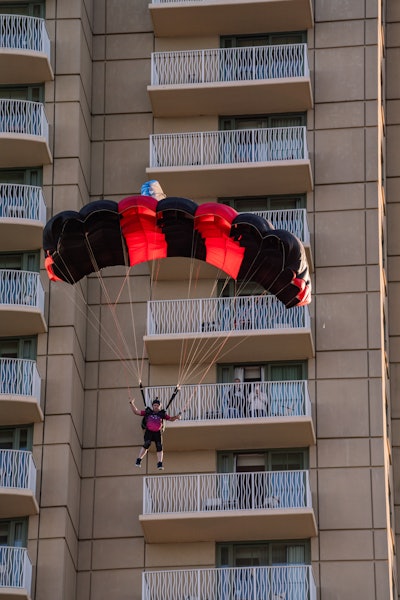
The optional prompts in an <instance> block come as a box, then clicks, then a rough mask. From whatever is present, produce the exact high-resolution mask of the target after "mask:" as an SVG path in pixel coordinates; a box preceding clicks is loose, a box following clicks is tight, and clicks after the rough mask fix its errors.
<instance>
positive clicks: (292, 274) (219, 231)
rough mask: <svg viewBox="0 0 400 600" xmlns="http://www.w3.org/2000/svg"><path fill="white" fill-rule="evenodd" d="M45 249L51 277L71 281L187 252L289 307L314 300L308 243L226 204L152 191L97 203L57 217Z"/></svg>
mask: <svg viewBox="0 0 400 600" xmlns="http://www.w3.org/2000/svg"><path fill="white" fill-rule="evenodd" d="M43 248H44V251H45V255H46V259H45V265H46V269H47V273H48V276H49V278H50V279H51V280H60V281H65V282H67V283H71V284H73V283H76V282H77V281H79V280H80V279H82V277H85V276H86V275H89V274H90V273H93V272H95V271H98V270H100V269H102V268H103V267H109V266H113V265H128V266H134V265H136V264H138V263H141V262H146V261H152V260H155V259H160V258H168V257H171V256H181V257H187V258H196V259H199V260H202V261H205V262H207V263H209V264H211V265H214V266H215V267H217V268H219V269H221V270H222V271H224V272H225V273H227V274H228V275H229V276H230V277H232V278H233V279H238V280H241V281H254V282H256V283H258V284H260V285H261V286H262V287H263V288H264V289H265V290H267V291H269V292H270V293H272V294H275V295H276V296H277V298H278V299H279V300H281V301H282V302H283V303H284V304H285V306H286V307H287V308H289V307H292V306H296V305H297V306H299V305H305V304H309V302H310V301H311V282H310V276H309V271H308V266H307V259H306V255H305V251H304V247H303V245H302V243H301V241H300V240H299V239H298V238H297V237H296V236H295V235H293V234H291V233H289V232H288V231H285V230H280V229H274V228H273V226H272V225H271V223H269V221H267V220H266V219H263V218H262V217H260V216H257V215H254V214H252V213H238V212H236V211H235V210H234V209H233V208H231V207H230V206H227V205H224V204H218V203H213V202H209V203H206V204H200V205H198V204H196V203H195V202H193V201H192V200H189V199H187V198H174V197H166V198H163V199H162V200H158V201H157V200H156V199H155V198H153V197H151V196H129V197H127V198H124V199H123V200H121V201H120V202H114V201H112V200H97V201H94V202H90V203H89V204H87V205H85V206H84V207H83V208H82V209H81V210H80V211H79V212H75V211H64V212H61V213H59V214H57V215H55V216H54V217H53V218H52V219H50V221H49V222H48V223H47V224H46V226H45V229H44V232H43Z"/></svg>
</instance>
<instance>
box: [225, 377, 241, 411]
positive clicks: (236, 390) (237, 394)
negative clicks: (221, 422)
mask: <svg viewBox="0 0 400 600" xmlns="http://www.w3.org/2000/svg"><path fill="white" fill-rule="evenodd" d="M233 383H234V385H233V386H232V385H230V386H229V390H228V393H227V399H226V406H225V410H224V416H225V417H228V418H231V419H235V418H236V419H240V418H243V417H244V415H245V397H244V392H243V385H242V382H241V380H240V379H239V377H235V379H234V380H233Z"/></svg>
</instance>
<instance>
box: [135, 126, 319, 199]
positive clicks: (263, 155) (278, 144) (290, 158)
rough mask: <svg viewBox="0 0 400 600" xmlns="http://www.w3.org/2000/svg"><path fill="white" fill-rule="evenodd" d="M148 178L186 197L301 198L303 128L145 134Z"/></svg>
mask: <svg viewBox="0 0 400 600" xmlns="http://www.w3.org/2000/svg"><path fill="white" fill-rule="evenodd" d="M146 172H147V174H148V176H149V177H150V178H151V179H157V180H158V181H160V183H161V185H162V187H163V189H165V190H169V194H170V195H174V196H183V197H187V198H199V197H200V198H203V197H208V198H213V197H217V196H218V197H230V196H233V197H237V196H258V195H262V194H265V191H266V190H268V194H300V193H303V192H308V191H311V190H312V187H313V183H312V174H311V163H310V159H309V156H308V148H307V131H306V128H305V127H302V126H300V127H272V128H264V129H261V128H260V129H238V130H231V131H198V132H192V133H164V134H156V135H151V136H150V167H149V168H147V169H146Z"/></svg>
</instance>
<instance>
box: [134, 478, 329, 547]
mask: <svg viewBox="0 0 400 600" xmlns="http://www.w3.org/2000/svg"><path fill="white" fill-rule="evenodd" d="M139 520H140V522H141V525H142V528H143V531H144V536H145V540H146V542H148V543H150V544H151V543H164V542H203V541H214V542H220V541H226V540H233V539H234V540H236V541H255V540H268V539H303V538H309V537H313V536H315V535H317V526H316V521H315V516H314V511H313V508H312V504H311V491H310V483H309V476H308V471H271V472H267V471H262V472H261V471H260V472H254V473H209V474H194V475H167V476H164V477H160V476H157V475H156V476H154V477H145V478H144V480H143V514H141V515H139Z"/></svg>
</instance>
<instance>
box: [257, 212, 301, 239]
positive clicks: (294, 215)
mask: <svg viewBox="0 0 400 600" xmlns="http://www.w3.org/2000/svg"><path fill="white" fill-rule="evenodd" d="M252 212H253V213H254V214H256V215H260V217H263V218H264V219H267V221H270V223H272V225H273V226H274V227H275V229H285V230H286V231H289V232H290V233H293V234H294V235H295V236H297V237H298V238H299V240H301V241H302V242H303V244H307V245H309V244H310V229H309V227H308V222H307V209H306V208H292V209H285V210H258V211H252Z"/></svg>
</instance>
